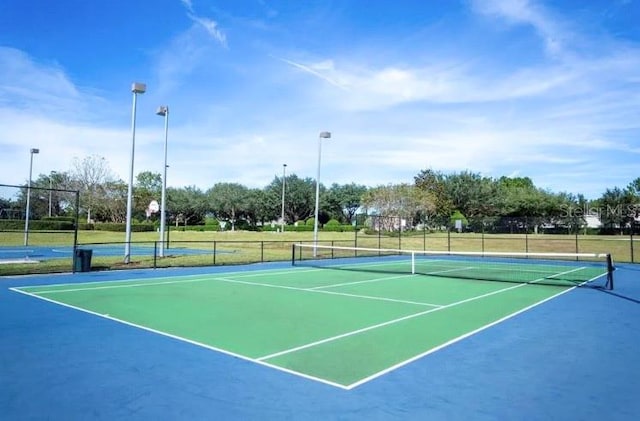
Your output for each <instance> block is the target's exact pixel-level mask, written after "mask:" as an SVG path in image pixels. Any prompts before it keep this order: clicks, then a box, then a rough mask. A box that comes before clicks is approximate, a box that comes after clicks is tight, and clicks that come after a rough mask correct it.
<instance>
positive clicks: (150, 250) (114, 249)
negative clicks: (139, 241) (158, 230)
mask: <svg viewBox="0 0 640 421" xmlns="http://www.w3.org/2000/svg"><path fill="white" fill-rule="evenodd" d="M78 248H88V249H91V250H93V255H94V256H121V255H123V253H124V245H122V244H118V245H115V244H86V245H78ZM215 252H216V253H217V254H221V253H229V251H223V250H216V251H215ZM154 253H156V254H157V253H158V251H157V250H156V249H155V248H154V247H153V246H142V245H132V246H131V254H132V255H134V256H153V255H154ZM165 253H167V254H172V255H195V254H213V253H214V251H213V250H212V249H210V250H204V249H195V248H182V247H179V248H176V247H174V248H170V249H166V250H165ZM71 257H73V247H72V246H2V247H0V261H3V260H5V261H8V260H20V259H30V260H50V259H70V258H71Z"/></svg>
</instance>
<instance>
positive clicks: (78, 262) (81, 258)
mask: <svg viewBox="0 0 640 421" xmlns="http://www.w3.org/2000/svg"><path fill="white" fill-rule="evenodd" d="M92 254H93V250H90V249H76V255H75V260H74V262H73V271H74V272H89V271H91V255H92Z"/></svg>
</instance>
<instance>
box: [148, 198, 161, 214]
mask: <svg viewBox="0 0 640 421" xmlns="http://www.w3.org/2000/svg"><path fill="white" fill-rule="evenodd" d="M147 209H148V210H149V213H156V212H158V211H159V210H160V205H159V204H158V202H157V201H156V200H152V201H151V202H150V203H149V207H148V208H147Z"/></svg>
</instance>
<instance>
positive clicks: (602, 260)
mask: <svg viewBox="0 0 640 421" xmlns="http://www.w3.org/2000/svg"><path fill="white" fill-rule="evenodd" d="M291 263H292V265H294V266H306V267H316V268H326V269H335V270H351V271H360V272H362V271H365V272H381V273H400V274H402V273H406V274H421V275H428V276H439V277H446V278H463V279H471V280H480V281H500V282H516V283H530V284H541V285H554V286H564V287H572V286H583V285H585V286H592V287H598V288H604V289H613V271H614V265H613V260H612V258H611V255H610V254H606V253H517V252H514V253H508V252H450V251H422V250H396V249H378V248H362V247H341V246H328V245H314V244H300V243H298V244H294V245H293V249H292V260H291Z"/></svg>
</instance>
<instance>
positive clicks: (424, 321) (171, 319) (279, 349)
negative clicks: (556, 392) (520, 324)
mask: <svg viewBox="0 0 640 421" xmlns="http://www.w3.org/2000/svg"><path fill="white" fill-rule="evenodd" d="M318 250H320V255H319V256H317V257H309V258H302V254H303V253H305V254H309V253H311V252H312V251H316V252H318ZM367 251H369V254H371V252H372V251H374V252H375V253H376V254H377V256H370V255H367ZM345 253H348V254H359V256H358V257H356V258H346V257H338V258H336V257H335V256H336V254H341V255H345ZM293 254H294V256H297V257H298V259H297V261H296V262H295V263H296V265H295V266H292V267H291V268H287V269H284V270H283V269H280V270H268V271H255V272H250V273H246V272H233V271H232V272H229V273H226V274H224V275H223V276H221V275H212V274H207V275H196V276H166V277H153V278H147V279H125V280H121V281H106V282H91V283H70V284H64V283H63V284H55V285H46V286H34V287H22V288H13V289H12V291H14V292H18V293H22V294H27V295H29V296H31V297H35V298H40V299H43V300H46V301H50V302H52V303H56V304H60V305H63V306H66V307H70V308H73V309H77V310H81V311H83V312H86V313H90V314H92V315H95V316H98V317H103V318H107V319H109V320H113V321H117V322H121V323H124V324H126V325H129V326H133V327H138V328H141V329H144V330H147V331H151V332H154V333H158V334H161V335H165V336H168V337H171V338H174V339H179V340H181V341H185V342H188V343H190V344H194V345H199V346H201V347H204V348H209V349H212V350H215V351H219V352H222V353H225V354H229V355H232V356H234V357H238V358H241V359H244V360H248V361H251V362H253V363H257V364H260V365H265V366H268V367H271V368H274V369H277V370H280V371H284V372H287V373H289V374H292V375H297V376H301V377H304V378H307V379H310V380H315V381H319V382H322V383H325V384H328V385H331V386H335V387H339V388H343V389H352V388H355V387H357V386H360V385H362V384H364V383H366V382H368V381H371V380H374V379H376V378H377V377H379V376H382V375H384V374H385V373H388V372H390V371H392V370H394V369H396V368H398V367H401V366H404V365H406V364H408V363H410V362H411V361H414V360H416V359H418V358H421V357H423V356H425V355H427V354H429V353H432V352H434V351H436V350H438V349H440V348H442V347H444V346H446V345H448V344H451V343H454V342H456V341H459V340H461V339H463V338H465V337H468V336H470V335H472V334H473V333H476V332H479V331H481V330H483V329H486V328H488V327H490V326H492V325H494V324H496V323H499V322H501V321H504V320H506V319H508V318H510V317H513V316H515V315H517V314H519V313H521V312H523V311H524V310H527V309H530V308H532V307H534V306H537V305H539V304H541V303H544V302H545V301H547V300H549V299H551V298H553V297H556V296H558V295H560V294H564V293H566V292H568V291H570V290H571V289H573V288H575V287H576V286H579V285H590V284H594V285H596V286H601V287H602V286H603V285H605V283H606V277H607V274H608V273H607V266H606V265H605V264H604V263H603V262H597V261H596V262H594V261H579V260H571V261H568V262H567V261H564V260H563V261H548V260H539V259H537V260H536V259H533V257H535V256H533V255H529V256H527V259H526V260H523V259H518V260H515V261H514V259H513V258H510V259H504V258H501V259H498V258H491V257H483V258H482V260H478V259H476V257H477V256H465V255H464V254H463V255H457V256H432V255H423V254H420V255H418V256H417V257H416V256H415V255H414V254H409V253H405V254H403V255H398V254H397V251H393V253H392V254H389V255H380V254H381V251H380V250H367V249H353V250H351V249H350V248H346V247H345V248H341V247H320V246H319V248H318V249H312V248H310V247H305V246H301V245H299V246H297V250H295V249H294V251H293ZM329 254H330V255H331V257H332V258H330V259H327V258H326V257H327V256H329ZM545 257H546V256H545ZM571 257H572V256H571ZM588 257H596V256H588ZM416 260H417V263H416ZM416 267H418V269H416ZM505 281H506V282H505Z"/></svg>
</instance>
